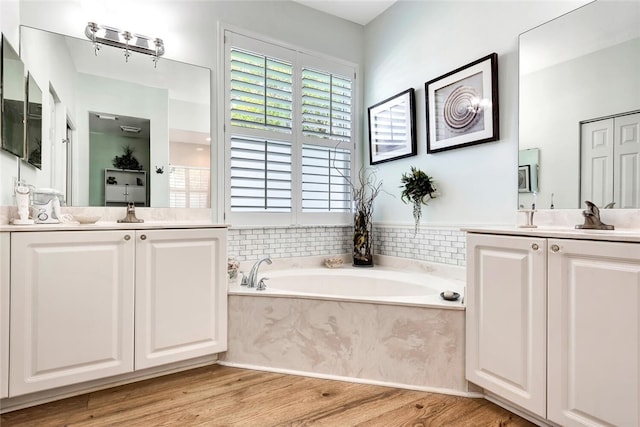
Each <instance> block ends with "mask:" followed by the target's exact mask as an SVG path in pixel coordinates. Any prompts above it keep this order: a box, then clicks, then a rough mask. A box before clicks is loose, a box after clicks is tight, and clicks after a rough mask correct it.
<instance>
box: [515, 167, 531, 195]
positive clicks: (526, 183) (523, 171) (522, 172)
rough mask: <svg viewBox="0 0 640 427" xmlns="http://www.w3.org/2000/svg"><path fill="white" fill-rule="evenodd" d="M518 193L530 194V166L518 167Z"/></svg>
mask: <svg viewBox="0 0 640 427" xmlns="http://www.w3.org/2000/svg"><path fill="white" fill-rule="evenodd" d="M518 192H519V193H531V166H530V165H520V166H518Z"/></svg>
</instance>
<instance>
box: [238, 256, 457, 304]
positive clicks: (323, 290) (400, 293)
mask: <svg viewBox="0 0 640 427" xmlns="http://www.w3.org/2000/svg"><path fill="white" fill-rule="evenodd" d="M260 278H265V279H268V280H265V283H266V284H267V289H266V290H264V291H258V290H256V289H255V288H247V287H246V286H240V285H239V282H236V283H234V284H233V285H232V286H230V287H229V294H231V295H252V294H260V295H262V296H274V297H293V298H295V297H297V298H310V299H323V300H336V301H357V302H376V303H380V304H399V305H416V306H424V307H438V308H444V307H446V308H449V309H454V310H464V306H463V302H464V282H461V281H459V280H455V279H453V278H447V277H442V276H438V275H435V274H431V273H421V272H406V271H398V270H393V269H388V268H379V267H374V268H361V267H360V268H358V267H341V268H333V269H330V268H302V269H288V270H272V271H269V272H267V273H261V274H260V275H259V279H260ZM444 291H453V292H457V293H458V294H460V298H459V299H458V300H457V301H447V300H444V299H443V298H442V297H441V296H440V294H441V293H442V292H444Z"/></svg>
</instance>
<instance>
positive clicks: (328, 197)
mask: <svg viewBox="0 0 640 427" xmlns="http://www.w3.org/2000/svg"><path fill="white" fill-rule="evenodd" d="M350 171H351V152H350V151H349V150H345V149H331V148H328V147H323V146H319V145H311V144H304V145H303V146H302V211H303V212H349V211H350V209H351V204H350V200H351V188H350V186H349V181H348V179H349V175H350Z"/></svg>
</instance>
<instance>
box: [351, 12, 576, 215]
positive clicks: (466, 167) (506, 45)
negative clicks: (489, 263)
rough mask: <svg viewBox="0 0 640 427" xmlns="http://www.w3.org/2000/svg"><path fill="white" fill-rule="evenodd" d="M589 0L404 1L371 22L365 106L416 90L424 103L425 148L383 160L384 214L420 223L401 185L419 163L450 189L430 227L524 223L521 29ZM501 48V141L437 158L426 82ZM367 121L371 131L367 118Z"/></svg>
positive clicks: (433, 208) (380, 210) (437, 203)
mask: <svg viewBox="0 0 640 427" xmlns="http://www.w3.org/2000/svg"><path fill="white" fill-rule="evenodd" d="M584 3H586V1H566V2H514V1H509V2H506V1H496V2H485V1H455V2H451V1H449V2H446V1H424V2H419V1H400V2H398V3H395V4H394V5H393V6H391V7H390V8H389V9H388V10H387V11H386V12H385V13H384V14H382V15H381V16H379V17H378V18H377V19H376V20H375V21H373V22H372V23H370V24H369V25H367V26H366V27H365V51H364V52H365V66H364V78H365V81H364V87H365V94H364V105H363V111H366V108H367V107H368V106H370V105H373V104H375V103H377V102H379V101H381V100H383V99H385V98H387V97H389V96H391V95H394V94H396V93H398V92H401V91H403V90H405V89H407V88H409V87H413V88H415V89H416V107H417V110H416V119H417V136H418V155H417V156H415V157H409V158H407V159H402V160H397V161H392V162H389V163H384V164H380V165H378V168H377V169H378V176H379V178H380V179H382V180H383V182H384V189H385V190H386V191H387V192H388V193H390V194H382V195H381V196H380V197H379V198H378V199H377V200H376V201H375V208H374V220H375V221H377V222H379V223H389V224H405V223H406V224H408V223H411V222H412V221H413V218H412V208H411V206H410V205H405V204H403V203H402V202H401V201H400V191H401V190H400V188H399V186H400V177H401V176H402V173H403V172H406V171H409V168H410V166H416V167H419V168H420V169H422V170H424V171H425V172H426V173H427V174H428V175H430V176H433V177H434V178H435V183H436V187H437V188H438V190H439V191H440V193H441V196H440V197H439V198H437V199H435V200H432V201H431V202H429V206H426V207H423V218H422V222H421V223H422V224H423V225H451V226H457V225H465V224H513V223H514V222H515V219H516V217H515V216H516V209H517V207H516V206H517V194H518V192H517V179H516V171H517V164H518V35H519V34H520V33H522V32H524V31H526V30H529V29H531V28H532V27H534V26H537V25H540V24H542V23H544V22H546V21H547V20H549V19H552V18H555V17H557V16H559V15H560V14H562V13H565V12H567V11H569V10H572V9H574V8H576V7H578V6H580V5H582V4H584ZM491 52H496V53H497V54H498V68H499V72H498V75H499V85H498V86H499V109H500V140H499V141H496V142H490V143H485V144H480V145H475V146H471V147H466V148H459V149H455V150H451V151H445V152H440V153H436V154H429V155H427V154H426V123H425V122H426V120H425V105H424V104H425V93H424V83H425V82H427V81H429V80H432V79H434V78H437V77H439V76H441V75H443V74H446V73H448V72H449V71H452V70H454V69H456V68H458V67H460V66H463V65H465V64H468V63H470V62H472V61H474V60H476V59H479V58H481V57H484V56H486V55H488V54H489V53H491ZM364 126H365V127H364V130H365V131H364V132H363V134H364V135H367V131H366V129H367V127H366V126H368V125H367V123H366V118H365V120H364ZM364 145H365V146H367V145H368V141H366V142H365V144H364ZM363 158H364V159H368V158H369V154H368V148H365V150H364V152H363ZM365 162H367V161H366V160H365ZM367 163H368V162H367Z"/></svg>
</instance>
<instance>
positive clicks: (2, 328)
mask: <svg viewBox="0 0 640 427" xmlns="http://www.w3.org/2000/svg"><path fill="white" fill-rule="evenodd" d="M9 239H10V235H9V233H0V254H2V256H0V399H1V398H5V397H7V396H9V266H10V264H9V260H10V255H9V254H10V252H9V249H10V246H9V242H10V240H9Z"/></svg>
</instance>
